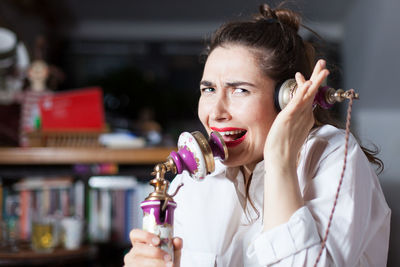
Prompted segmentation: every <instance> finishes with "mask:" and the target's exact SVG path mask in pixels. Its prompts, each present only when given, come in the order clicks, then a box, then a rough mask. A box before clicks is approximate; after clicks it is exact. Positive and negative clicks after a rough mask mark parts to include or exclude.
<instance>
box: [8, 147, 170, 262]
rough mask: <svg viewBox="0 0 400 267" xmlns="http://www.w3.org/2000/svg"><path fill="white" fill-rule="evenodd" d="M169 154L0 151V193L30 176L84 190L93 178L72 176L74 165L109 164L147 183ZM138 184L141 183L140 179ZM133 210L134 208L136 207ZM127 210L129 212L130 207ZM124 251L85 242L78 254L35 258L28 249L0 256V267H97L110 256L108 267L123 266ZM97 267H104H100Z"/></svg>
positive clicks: (40, 149)
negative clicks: (70, 181)
mask: <svg viewBox="0 0 400 267" xmlns="http://www.w3.org/2000/svg"><path fill="white" fill-rule="evenodd" d="M173 150H176V147H152V148H140V149H108V148H87V147H82V148H66V147H32V148H16V147H15V148H14V147H7V148H0V177H3V178H6V177H7V180H3V191H4V187H7V185H8V186H10V183H12V184H14V183H16V182H17V181H18V180H19V178H20V177H24V176H32V175H33V176H34V175H39V176H43V177H45V179H54V177H53V176H57V175H61V176H62V175H70V176H73V177H75V178H76V180H75V181H77V180H81V181H83V182H84V183H85V184H86V185H85V188H88V187H87V186H88V185H87V179H88V177H89V176H91V175H93V174H92V173H87V174H85V175H80V174H76V173H74V168H73V167H71V166H74V165H76V164H78V165H79V164H82V165H92V164H103V163H111V164H116V165H118V166H119V167H118V174H119V175H120V174H121V173H125V174H128V175H135V176H137V178H139V177H140V176H141V173H143V175H142V176H145V177H146V178H147V179H148V178H149V176H150V172H151V170H152V168H153V167H154V165H155V164H157V163H160V162H164V161H165V160H166V159H167V157H168V155H169V154H170V152H171V151H173ZM127 166H129V167H127ZM14 177H15V180H14ZM35 179H37V178H35ZM6 181H7V182H6ZM139 181H141V180H140V178H139ZM5 182H6V183H5ZM146 182H147V181H146ZM139 184H142V183H139ZM146 184H147V183H146ZM88 192H89V191H88V189H86V190H85V193H84V194H85V198H86V197H87V196H89V194H88ZM18 194H20V193H18ZM99 194H100V193H99ZM118 194H119V195H120V198H121V197H122V200H124V199H125V198H126V197H125V196H127V195H128V193H121V192H120V193H118ZM114 195H115V193H112V192H110V193H109V198H110V197H114ZM142 198H144V196H140V197H138V199H142ZM85 201H86V200H85ZM3 204H4V203H3ZM135 206H138V204H137V205H135ZM130 209H132V210H133V208H132V207H131V208H130ZM25 213H26V212H25ZM0 218H1V217H0ZM87 219H88V218H86V220H87ZM113 223H114V221H113ZM86 243H87V242H86ZM103 247H104V248H103ZM128 247H129V246H128ZM126 249H127V246H126V243H119V244H114V243H113V242H106V243H104V244H102V243H96V242H94V243H93V242H89V245H85V246H83V247H81V248H80V249H79V250H75V251H66V250H64V249H60V248H59V249H56V250H55V251H54V253H51V254H37V253H35V252H32V251H31V250H29V249H27V250H23V249H22V250H21V251H19V252H18V253H12V252H10V253H7V252H2V253H0V266H9V264H10V263H11V262H12V263H13V265H18V264H19V265H22V266H30V265H38V264H39V265H41V264H50V265H52V264H54V263H59V262H60V261H59V260H60V259H62V260H63V263H66V262H68V263H74V264H75V263H78V265H77V266H81V265H79V264H82V266H85V263H91V264H92V263H93V262H97V263H98V262H103V261H105V259H104V257H103V256H104V255H108V256H110V255H111V256H110V257H111V258H114V261H115V264H114V263H113V264H111V265H109V266H120V265H121V264H123V263H122V260H123V252H124V251H125V250H126ZM103 250H104V251H105V252H107V253H108V254H107V253H105V252H104V251H103ZM0 251H1V247H0ZM109 254H110V255H109ZM108 256H107V257H108ZM110 257H109V258H110ZM104 264H105V262H104ZM107 264H108V263H107ZM67 265H68V264H67ZM99 266H105V265H101V264H100V265H99Z"/></svg>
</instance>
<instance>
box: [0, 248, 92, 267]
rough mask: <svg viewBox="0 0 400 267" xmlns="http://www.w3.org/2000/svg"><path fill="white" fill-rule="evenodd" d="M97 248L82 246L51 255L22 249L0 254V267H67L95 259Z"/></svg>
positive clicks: (58, 250) (58, 251) (57, 250)
mask: <svg viewBox="0 0 400 267" xmlns="http://www.w3.org/2000/svg"><path fill="white" fill-rule="evenodd" d="M96 255H97V248H96V247H94V246H83V247H81V248H79V249H77V250H65V249H55V250H54V251H53V252H52V253H37V252H34V251H32V250H29V249H23V250H21V251H18V252H17V253H15V252H14V253H13V252H0V266H30V265H35V266H38V265H40V266H49V265H51V266H59V265H62V266H68V265H70V266H71V265H74V264H75V265H76V264H77V263H80V262H87V261H91V260H93V259H95V257H96Z"/></svg>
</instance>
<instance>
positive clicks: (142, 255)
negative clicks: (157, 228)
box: [124, 229, 182, 267]
mask: <svg viewBox="0 0 400 267" xmlns="http://www.w3.org/2000/svg"><path fill="white" fill-rule="evenodd" d="M129 236H130V239H131V243H132V248H131V250H130V251H129V252H128V254H126V255H125V258H124V263H125V266H127V267H128V266H129V267H130V266H132V267H142V266H151V267H157V266H163V267H165V266H167V267H172V266H174V267H179V262H180V256H181V249H182V239H180V238H174V239H173V245H174V263H172V259H171V256H170V255H168V253H166V252H165V251H163V250H162V249H160V248H159V247H158V245H159V244H160V238H159V237H158V236H157V235H155V234H152V233H149V232H147V231H144V230H140V229H134V230H132V231H131V232H130V235H129Z"/></svg>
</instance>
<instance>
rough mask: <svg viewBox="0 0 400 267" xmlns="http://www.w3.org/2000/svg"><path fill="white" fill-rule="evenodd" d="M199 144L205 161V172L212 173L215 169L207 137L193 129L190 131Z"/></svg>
mask: <svg viewBox="0 0 400 267" xmlns="http://www.w3.org/2000/svg"><path fill="white" fill-rule="evenodd" d="M191 134H192V135H193V137H194V138H195V139H196V141H197V143H198V144H199V147H200V150H201V153H202V154H203V157H204V160H205V162H206V169H207V173H212V172H213V171H214V170H215V162H214V156H213V153H212V151H211V148H210V145H209V144H208V141H207V139H206V138H205V137H204V135H203V134H202V133H201V132H198V131H195V132H192V133H191Z"/></svg>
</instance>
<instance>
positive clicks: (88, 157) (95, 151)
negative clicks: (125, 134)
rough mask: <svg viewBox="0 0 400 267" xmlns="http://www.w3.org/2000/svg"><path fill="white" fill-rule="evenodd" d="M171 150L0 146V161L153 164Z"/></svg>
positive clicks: (171, 149) (8, 162) (10, 163)
mask: <svg viewBox="0 0 400 267" xmlns="http://www.w3.org/2000/svg"><path fill="white" fill-rule="evenodd" d="M173 150H176V148H175V147H155V148H140V149H108V148H52V147H40V148H39V147H35V148H0V165H1V164H3V165H37V164H43V165H57V164H58V165H59V164H76V163H81V164H95V163H116V164H156V163H159V162H163V161H165V160H166V158H167V157H168V155H169V153H171V151H173Z"/></svg>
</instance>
